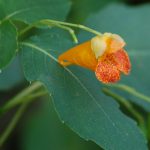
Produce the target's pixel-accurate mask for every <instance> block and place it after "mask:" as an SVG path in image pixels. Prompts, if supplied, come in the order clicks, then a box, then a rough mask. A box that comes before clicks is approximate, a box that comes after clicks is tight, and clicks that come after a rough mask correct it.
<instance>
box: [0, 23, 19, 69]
mask: <svg viewBox="0 0 150 150" xmlns="http://www.w3.org/2000/svg"><path fill="white" fill-rule="evenodd" d="M16 50H17V32H16V28H15V27H14V25H13V24H12V23H11V22H10V21H5V22H3V23H0V69H2V68H4V67H5V66H6V65H8V63H10V61H11V60H12V58H13V57H14V55H15V52H16Z"/></svg>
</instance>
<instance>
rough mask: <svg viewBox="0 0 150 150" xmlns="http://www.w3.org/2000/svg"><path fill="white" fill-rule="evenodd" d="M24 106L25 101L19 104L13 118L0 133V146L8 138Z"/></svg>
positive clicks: (25, 105) (25, 104)
mask: <svg viewBox="0 0 150 150" xmlns="http://www.w3.org/2000/svg"><path fill="white" fill-rule="evenodd" d="M26 107H27V103H24V104H23V105H21V106H20V108H19V109H18V111H17V112H16V113H15V115H14V117H13V119H12V120H11V122H10V124H9V125H8V126H7V127H6V129H5V130H4V132H3V133H2V134H1V136H0V148H1V147H2V146H3V144H4V142H5V141H6V140H7V139H8V137H9V135H10V133H11V132H12V131H13V129H14V128H15V126H16V124H17V122H18V121H19V119H20V118H21V116H22V114H23V113H24V111H25V109H26Z"/></svg>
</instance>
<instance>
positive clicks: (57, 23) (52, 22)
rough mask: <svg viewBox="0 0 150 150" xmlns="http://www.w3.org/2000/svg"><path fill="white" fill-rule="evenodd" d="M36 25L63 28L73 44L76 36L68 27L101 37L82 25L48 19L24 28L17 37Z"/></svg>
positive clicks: (96, 32) (98, 33)
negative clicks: (70, 36) (72, 40)
mask: <svg viewBox="0 0 150 150" xmlns="http://www.w3.org/2000/svg"><path fill="white" fill-rule="evenodd" d="M38 25H47V26H52V25H54V26H57V27H59V28H63V29H65V30H68V31H69V32H70V34H71V35H72V37H73V39H74V40H75V42H77V41H78V40H77V38H76V35H75V34H74V30H73V29H71V28H69V27H75V28H79V29H82V30H85V31H88V32H90V33H93V34H96V35H99V36H101V35H102V34H101V33H100V32H98V31H96V30H94V29H91V28H89V27H86V26H84V25H80V24H73V23H68V22H62V21H56V20H50V19H44V20H40V21H38V22H35V23H33V24H31V25H29V26H27V27H26V28H24V29H23V30H22V31H21V32H20V33H19V36H22V35H23V34H25V33H26V32H27V31H29V30H30V29H32V28H33V27H36V26H38Z"/></svg>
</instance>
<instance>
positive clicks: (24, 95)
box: [0, 82, 42, 113]
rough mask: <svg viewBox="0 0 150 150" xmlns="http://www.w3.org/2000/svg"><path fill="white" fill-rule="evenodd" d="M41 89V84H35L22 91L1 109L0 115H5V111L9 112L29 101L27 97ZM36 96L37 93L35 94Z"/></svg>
mask: <svg viewBox="0 0 150 150" xmlns="http://www.w3.org/2000/svg"><path fill="white" fill-rule="evenodd" d="M41 87H42V83H40V82H35V83H33V84H32V85H30V86H29V87H27V88H26V89H24V90H23V91H22V92H21V93H19V94H18V95H16V96H15V97H14V98H13V99H11V100H9V101H8V102H7V103H6V104H5V105H4V106H3V107H2V108H1V109H0V111H1V113H5V112H6V111H8V110H10V109H11V108H13V107H15V106H17V105H18V104H21V103H22V102H24V101H25V100H28V99H31V98H30V97H28V96H29V95H30V94H31V93H33V92H34V91H36V90H38V89H40V88H41ZM37 94H38V93H37Z"/></svg>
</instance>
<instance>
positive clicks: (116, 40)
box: [58, 33, 131, 83]
mask: <svg viewBox="0 0 150 150" xmlns="http://www.w3.org/2000/svg"><path fill="white" fill-rule="evenodd" d="M124 46H125V42H124V40H123V39H122V38H121V37H120V36H119V35H117V34H111V33H104V34H103V35H102V36H96V37H94V38H92V39H91V40H90V41H87V42H85V43H83V44H80V45H78V46H76V47H73V48H71V49H70V50H68V51H66V52H65V53H63V54H61V55H60V56H59V58H58V61H59V63H60V64H61V65H63V66H68V65H73V64H74V65H79V66H82V67H85V68H88V69H91V70H92V71H95V75H96V77H97V79H98V80H100V81H102V82H103V83H114V82H117V81H118V80H119V79H120V72H123V73H124V74H126V75H127V74H129V72H130V68H131V64H130V60H129V57H128V54H127V53H126V51H125V50H124V49H123V47H124Z"/></svg>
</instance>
